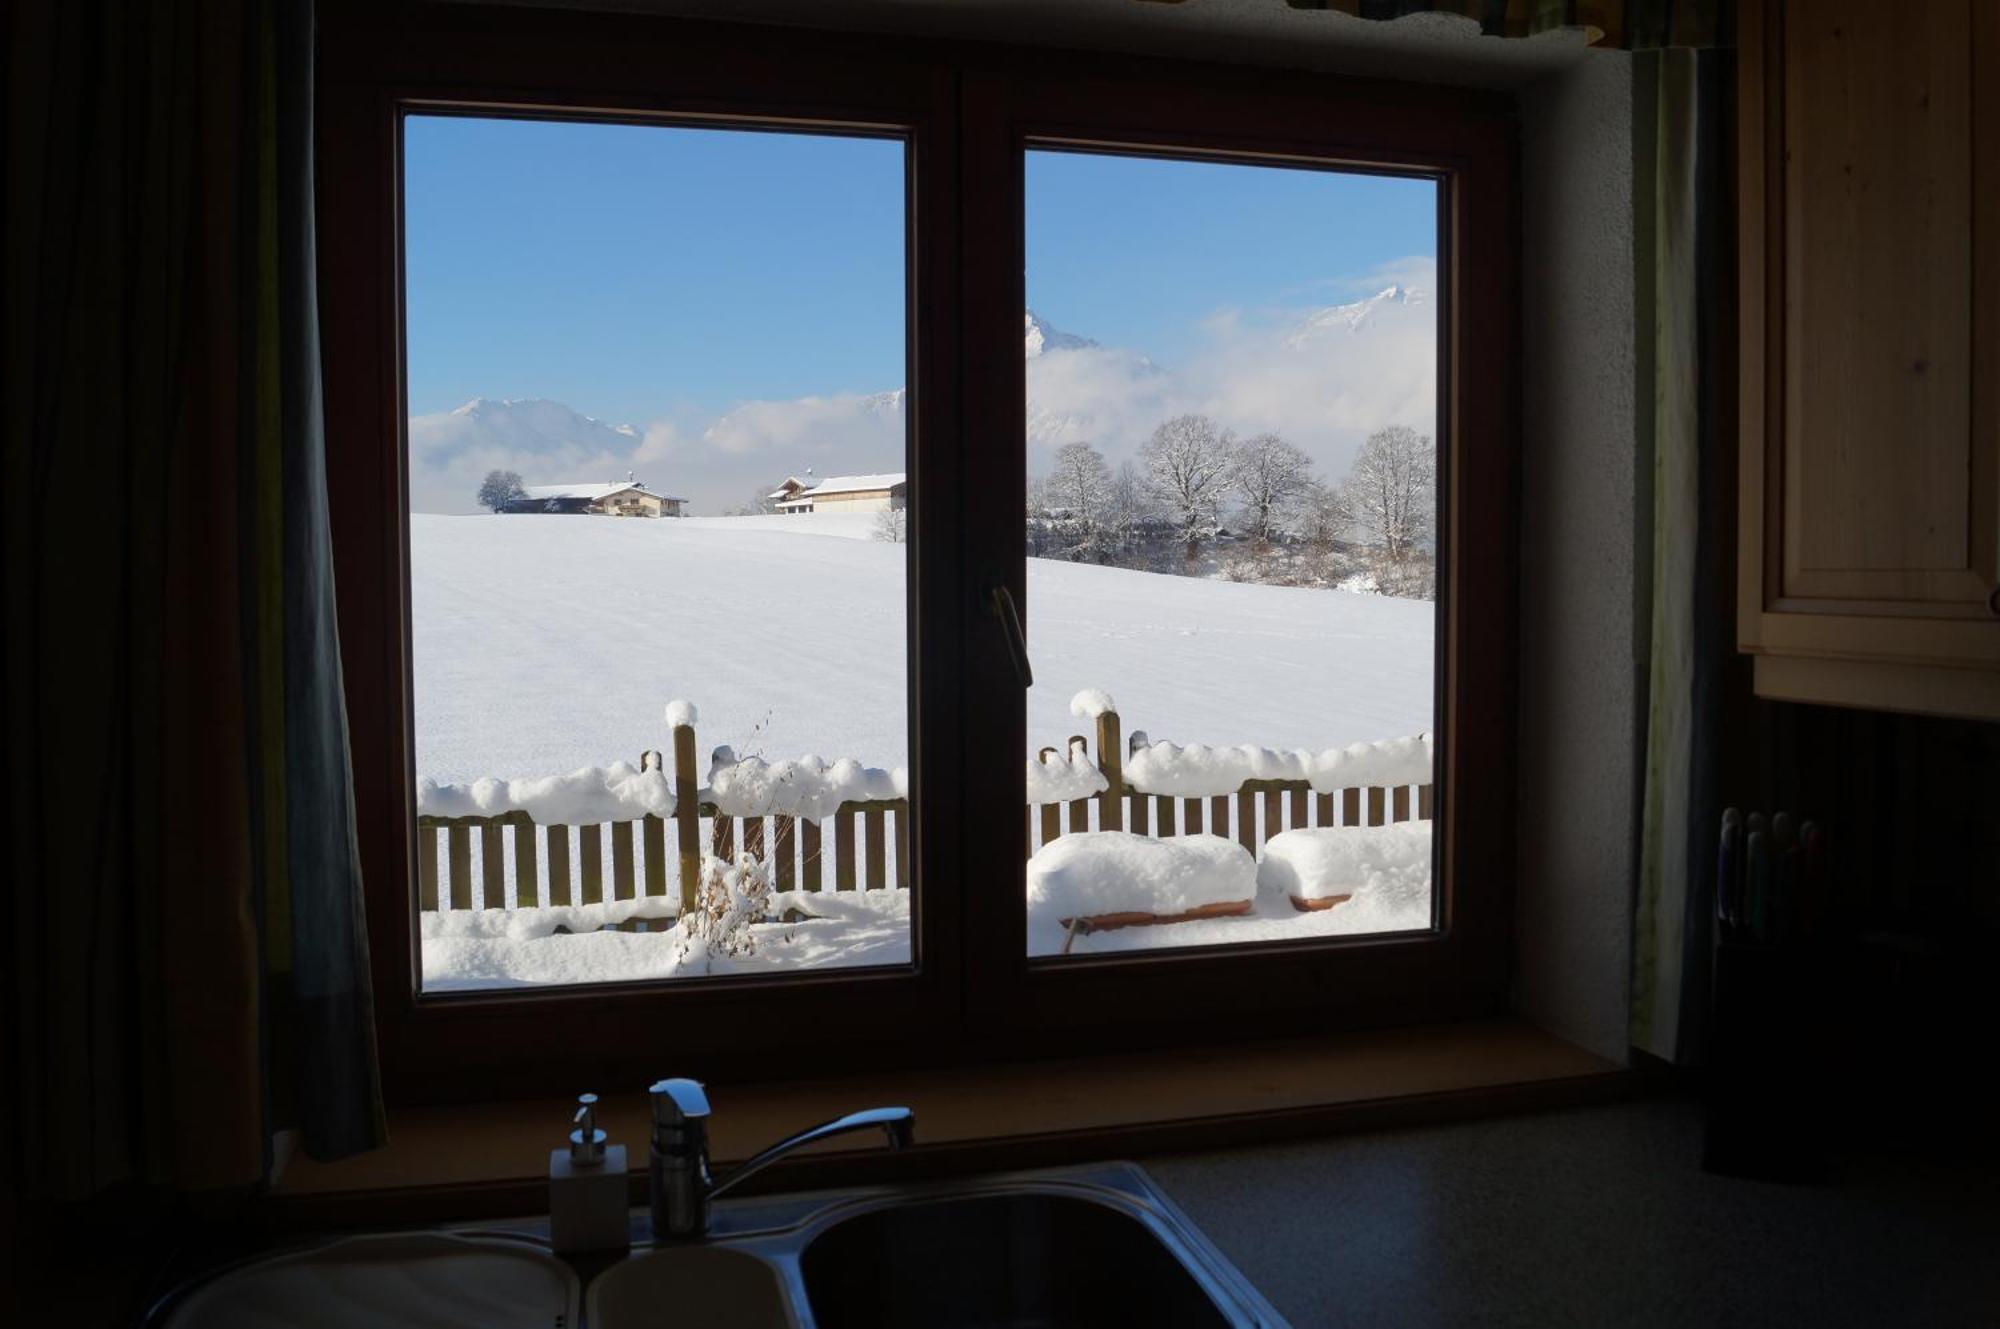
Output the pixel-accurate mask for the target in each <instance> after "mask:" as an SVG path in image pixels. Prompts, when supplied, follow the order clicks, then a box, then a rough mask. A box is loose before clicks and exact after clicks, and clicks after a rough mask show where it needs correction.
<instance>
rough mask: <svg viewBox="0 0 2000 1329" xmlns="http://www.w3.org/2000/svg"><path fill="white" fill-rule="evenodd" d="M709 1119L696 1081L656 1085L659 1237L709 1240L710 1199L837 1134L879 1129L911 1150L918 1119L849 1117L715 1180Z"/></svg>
mask: <svg viewBox="0 0 2000 1329" xmlns="http://www.w3.org/2000/svg"><path fill="white" fill-rule="evenodd" d="M708 1115H709V1107H708V1099H707V1096H706V1094H705V1092H704V1091H703V1089H702V1086H701V1085H700V1084H698V1083H697V1082H695V1081H693V1080H662V1081H660V1082H659V1083H657V1084H655V1085H654V1086H653V1138H652V1145H653V1148H652V1155H653V1156H652V1160H651V1164H652V1165H651V1168H650V1172H651V1182H652V1202H653V1234H654V1235H655V1236H656V1237H660V1238H662V1239H667V1240H688V1239H698V1238H700V1237H702V1236H705V1235H706V1234H707V1232H708V1205H709V1201H710V1200H712V1199H714V1198H715V1197H716V1196H718V1195H720V1194H722V1193H723V1192H724V1191H726V1190H729V1189H730V1188H731V1187H733V1186H735V1185H737V1184H738V1183H740V1182H742V1181H744V1180H746V1179H748V1178H750V1177H752V1176H755V1175H756V1174H757V1173H759V1172H761V1171H763V1170H764V1169H765V1168H766V1167H769V1166H770V1165H771V1164H772V1163H775V1162H777V1161H778V1160H779V1159H780V1158H783V1157H784V1156H785V1155H786V1154H789V1153H791V1152H793V1151H794V1150H797V1149H803V1148H804V1147H806V1146H807V1145H809V1144H816V1143H818V1142H819V1141H821V1140H829V1139H832V1138H833V1137H834V1136H836V1135H846V1134H849V1133H851V1132H853V1131H863V1130H870V1129H880V1130H881V1131H882V1133H883V1135H884V1136H885V1137H886V1138H887V1140H888V1144H889V1148H891V1149H907V1148H909V1147H910V1142H911V1140H912V1139H913V1137H914V1135H915V1131H916V1122H917V1118H916V1114H915V1113H914V1112H912V1111H911V1110H910V1109H909V1108H906V1107H878V1108H866V1109H863V1110H862V1111H860V1112H850V1113H848V1114H847V1115H846V1116H844V1117H836V1118H835V1119H834V1120H832V1121H827V1122H821V1123H820V1124H819V1125H817V1126H814V1127H812V1128H810V1129H808V1130H803V1131H800V1132H799V1133H798V1134H797V1135H794V1136H791V1137H790V1138H789V1139H784V1140H780V1141H779V1142H778V1143H776V1144H774V1145H772V1146H771V1147H770V1148H769V1149H766V1150H764V1151H763V1152H762V1153H760V1154H757V1155H755V1156H754V1157H752V1158H750V1159H749V1160H748V1161H746V1162H744V1163H742V1164H741V1165H739V1166H738V1167H737V1168H736V1170H735V1171H734V1172H731V1173H730V1174H729V1175H728V1176H726V1177H724V1178H722V1179H721V1180H720V1181H717V1180H715V1178H714V1177H713V1176H712V1175H711V1173H710V1171H709V1160H708Z"/></svg>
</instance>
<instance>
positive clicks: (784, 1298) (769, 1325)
mask: <svg viewBox="0 0 2000 1329" xmlns="http://www.w3.org/2000/svg"><path fill="white" fill-rule="evenodd" d="M584 1323H585V1324H593V1325H601V1324H609V1325H657V1326H660V1327H661V1329H667V1327H668V1326H674V1325H725V1324H726V1325H735V1326H740V1329H789V1326H791V1325H794V1324H796V1323H798V1321H797V1318H796V1317H795V1316H793V1314H792V1311H791V1297H790V1295H789V1293H788V1290H787V1288H786V1286H785V1279H784V1276H783V1274H782V1272H781V1271H780V1270H779V1269H778V1268H777V1267H776V1266H774V1265H773V1264H772V1263H771V1262H770V1261H768V1260H760V1259H758V1258H757V1257H756V1256H754V1255H746V1254H744V1253H743V1252H742V1251H736V1250H731V1249H729V1248H728V1247H727V1246H713V1245H699V1246H663V1247H661V1248H660V1249H658V1250H654V1251H650V1252H648V1253H646V1254H644V1255H639V1256H636V1257H634V1258H632V1259H629V1260H626V1261H624V1262H623V1263H621V1264H616V1265H613V1266H612V1267H611V1268H610V1269H607V1270H606V1271H605V1272H604V1273H602V1274H600V1275H598V1276H597V1277H596V1278H595V1279H592V1280H591V1284H590V1291H589V1293H588V1294H587V1296H586V1299H585V1301H584Z"/></svg>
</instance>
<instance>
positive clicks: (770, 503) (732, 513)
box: [722, 485, 778, 517]
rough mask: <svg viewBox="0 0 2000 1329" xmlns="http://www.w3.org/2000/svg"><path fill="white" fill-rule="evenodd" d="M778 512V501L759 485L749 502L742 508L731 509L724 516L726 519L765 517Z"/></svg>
mask: <svg viewBox="0 0 2000 1329" xmlns="http://www.w3.org/2000/svg"><path fill="white" fill-rule="evenodd" d="M777 510H778V500H777V499H775V498H772V497H771V494H770V491H768V490H767V489H765V488H764V486H762V485H758V486H757V488H756V489H755V490H753V491H752V492H751V494H750V498H749V501H748V502H746V503H744V504H743V506H741V507H736V508H731V509H730V510H729V511H727V512H725V513H723V514H722V515H723V516H725V517H763V516H768V515H769V514H771V513H774V512H776V511H777Z"/></svg>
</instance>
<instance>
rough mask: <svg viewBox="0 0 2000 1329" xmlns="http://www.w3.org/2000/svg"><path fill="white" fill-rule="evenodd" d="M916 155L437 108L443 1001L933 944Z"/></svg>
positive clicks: (428, 722)
mask: <svg viewBox="0 0 2000 1329" xmlns="http://www.w3.org/2000/svg"><path fill="white" fill-rule="evenodd" d="M904 153H905V147H904V144H903V143H902V142H901V141H900V140H893V139H881V138H863V137H848V136H834V135H824V134H784V133H768V132H758V131H747V130H724V129H707V128H702V129H689V128H676V127H666V126H632V125H609V124H593V123H580V122H564V121H536V120H522V119H493V118H474V117H459V116H412V117H410V118H409V119H407V120H406V122H405V178H404V186H405V204H404V206H405V212H404V226H405V244H406V251H405V273H406V278H405V283H406V286H405V295H406V310H407V314H406V318H407V325H406V333H407V346H408V363H407V391H408V403H409V410H410V418H409V505H410V518H409V522H410V577H411V633H412V638H413V642H412V658H413V673H414V679H413V685H414V704H415V716H416V733H415V739H416V774H417V776H418V781H419V784H418V789H419V793H418V798H417V804H418V806H417V808H416V813H417V818H418V827H419V832H418V858H419V869H420V870H419V878H418V883H417V890H418V892H419V897H420V900H419V903H420V913H421V935H422V948H423V984H424V987H425V988H426V989H427V990H431V991H439V990H450V989H464V988H488V987H506V986H516V985H522V984H547V983H583V982H599V981H614V980H631V979H654V978H661V979H665V978H676V979H678V978H694V977H697V976H700V975H704V974H737V975H741V974H752V975H756V974H779V973H787V972H792V971H797V970H804V969H809V968H818V967H825V966H834V965H881V964H904V963H907V962H908V961H909V959H910V955H911V942H910V931H909V926H910V916H911V915H910V889H909V882H908V876H909V871H910V869H909V865H908V863H907V862H906V857H907V856H906V854H905V853H904V852H903V848H904V846H905V845H907V844H908V843H909V840H908V838H907V837H908V834H909V831H910V804H909V790H908V787H907V785H908V781H907V777H906V775H905V771H906V768H907V765H908V713H909V703H908V698H907V678H908V670H907V666H906V656H907V651H906V640H907V636H906V630H905V621H904V604H905V599H904V585H905V580H906V577H905V571H906V565H907V561H908V553H909V550H908V546H907V544H906V543H904V541H903V531H904V514H905V510H906V504H907V503H908V501H909V497H910V495H909V488H908V485H907V484H906V482H905V475H904V472H905V466H906V461H905V458H906V453H907V445H906V429H905V423H904V410H903V403H904V393H903V381H904V366H905V358H906V357H905V337H904V332H905V329H904V307H905V305H904V288H905V278H904V233H905V207H906V205H905V198H904V184H903V181H904ZM677 749H678V759H677ZM697 789H698V790H699V793H698V796H687V795H689V794H690V793H691V792H692V791H694V790H697Z"/></svg>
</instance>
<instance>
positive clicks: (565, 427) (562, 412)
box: [410, 397, 657, 512]
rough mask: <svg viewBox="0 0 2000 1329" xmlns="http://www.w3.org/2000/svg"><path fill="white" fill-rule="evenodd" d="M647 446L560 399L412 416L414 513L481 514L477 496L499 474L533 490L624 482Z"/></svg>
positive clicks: (486, 400)
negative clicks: (513, 474)
mask: <svg viewBox="0 0 2000 1329" xmlns="http://www.w3.org/2000/svg"><path fill="white" fill-rule="evenodd" d="M640 443H641V432H640V430H638V429H637V428H635V427H634V426H632V425H614V424H607V423H606V422H605V421H603V420H599V419H597V418H596V417H594V416H589V415H585V414H583V412H581V411H578V410H574V409H572V408H571V407H569V406H566V405H564V404H563V403H562V402H559V401H550V400H548V399H547V398H543V397H513V398H505V399H495V398H490V397H475V398H474V399H473V400H471V401H469V402H466V403H465V404H464V405H463V406H460V407H458V408H456V409H454V410H449V411H436V412H433V413H431V414H429V415H416V416H412V417H410V507H411V509H412V510H413V511H416V512H473V511H477V510H478V508H477V504H476V503H474V501H473V495H474V493H475V492H476V491H477V489H478V487H479V481H480V478H481V477H482V476H484V475H485V474H486V472H488V471H491V470H505V471H518V472H520V474H521V475H522V477H523V478H525V479H526V480H527V482H528V483H530V484H570V483H582V482H596V481H608V480H614V479H623V478H624V476H625V472H626V471H627V470H629V469H631V468H632V466H633V464H634V453H636V452H637V451H638V449H639V446H640ZM640 478H642V479H644V478H646V477H645V476H644V475H642V476H641V477H640ZM655 478H657V477H655Z"/></svg>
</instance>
